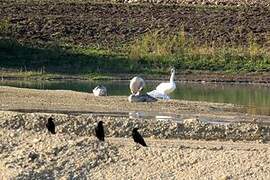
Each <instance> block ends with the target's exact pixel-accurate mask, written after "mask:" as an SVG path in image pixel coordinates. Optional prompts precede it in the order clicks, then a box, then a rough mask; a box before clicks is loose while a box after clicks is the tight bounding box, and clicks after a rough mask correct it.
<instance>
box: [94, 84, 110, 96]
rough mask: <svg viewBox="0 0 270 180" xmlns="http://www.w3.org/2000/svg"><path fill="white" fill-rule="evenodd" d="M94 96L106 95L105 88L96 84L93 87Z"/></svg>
mask: <svg viewBox="0 0 270 180" xmlns="http://www.w3.org/2000/svg"><path fill="white" fill-rule="evenodd" d="M93 94H94V96H107V89H106V87H105V86H97V87H95V88H94V89H93Z"/></svg>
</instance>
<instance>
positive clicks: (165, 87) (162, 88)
mask: <svg viewBox="0 0 270 180" xmlns="http://www.w3.org/2000/svg"><path fill="white" fill-rule="evenodd" d="M174 76H175V69H174V68H172V69H171V77H170V82H166V83H161V84H159V85H158V86H157V87H156V90H157V91H158V92H160V93H163V94H166V95H168V94H170V93H172V92H173V91H174V90H175V88H176V85H175V82H174Z"/></svg>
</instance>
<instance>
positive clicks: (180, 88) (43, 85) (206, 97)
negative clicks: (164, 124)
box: [0, 81, 270, 115]
mask: <svg viewBox="0 0 270 180" xmlns="http://www.w3.org/2000/svg"><path fill="white" fill-rule="evenodd" d="M99 84H103V85H105V86H106V87H107V89H108V93H109V95H116V96H117V95H129V86H128V84H129V82H128V81H124V82H123V81H106V82H97V81H93V82H89V81H1V82H0V85H8V86H14V87H23V88H34V89H52V90H56V89H63V90H74V91H81V92H92V89H93V88H94V87H95V86H97V85H99ZM158 84H159V82H147V87H146V90H145V91H150V90H153V89H154V88H155V87H156V86H157V85H158ZM269 94H270V88H269V87H266V86H255V85H221V84H189V83H178V84H177V89H176V90H175V91H174V92H173V93H172V95H171V98H172V99H182V100H193V101H194V100H195V101H208V102H221V103H232V104H238V105H244V106H245V111H246V112H248V113H251V114H265V115H270V96H269Z"/></svg>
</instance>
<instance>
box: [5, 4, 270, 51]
mask: <svg viewBox="0 0 270 180" xmlns="http://www.w3.org/2000/svg"><path fill="white" fill-rule="evenodd" d="M0 19H6V20H8V21H9V23H10V25H11V26H10V27H9V29H10V31H12V32H13V35H11V36H15V37H16V38H17V39H21V40H26V41H30V40H38V41H43V42H44V41H45V42H48V41H59V40H60V41H63V42H71V43H74V44H84V45H85V44H86V45H90V44H95V45H98V44H99V45H102V46H106V47H110V48H111V47H114V46H119V45H123V44H125V43H127V42H130V41H132V40H134V39H136V38H138V37H140V36H141V35H142V34H145V33H147V32H153V31H156V30H159V31H161V32H162V33H166V34H174V33H178V32H180V31H182V30H183V31H184V32H185V33H186V34H187V35H188V36H190V37H192V39H194V40H195V41H197V42H199V43H202V44H204V43H208V44H213V43H214V44H220V43H221V44H224V43H228V44H230V45H233V44H242V45H243V44H248V41H249V39H250V36H253V37H252V40H254V41H255V42H258V43H259V44H264V45H265V46H268V45H269V44H267V43H269V37H268V36H269V30H270V21H269V19H270V10H269V8H266V7H263V6H261V7H231V8H224V7H216V8H215V7H192V6H191V7H189V6H159V5H151V4H147V5H128V4H94V3H88V2H86V3H80V2H79V3H71V2H70V3H69V2H65V3H64V2H58V1H56V2H54V3H52V2H46V1H44V2H43V1H40V2H39V3H37V2H34V3H31V2H28V3H14V2H12V1H11V2H10V1H1V3H0Z"/></svg>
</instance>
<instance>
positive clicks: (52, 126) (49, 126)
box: [46, 117, 56, 134]
mask: <svg viewBox="0 0 270 180" xmlns="http://www.w3.org/2000/svg"><path fill="white" fill-rule="evenodd" d="M46 127H47V129H48V131H49V132H50V133H52V134H56V132H55V124H54V122H53V118H52V117H49V119H48V122H47V124H46Z"/></svg>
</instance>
